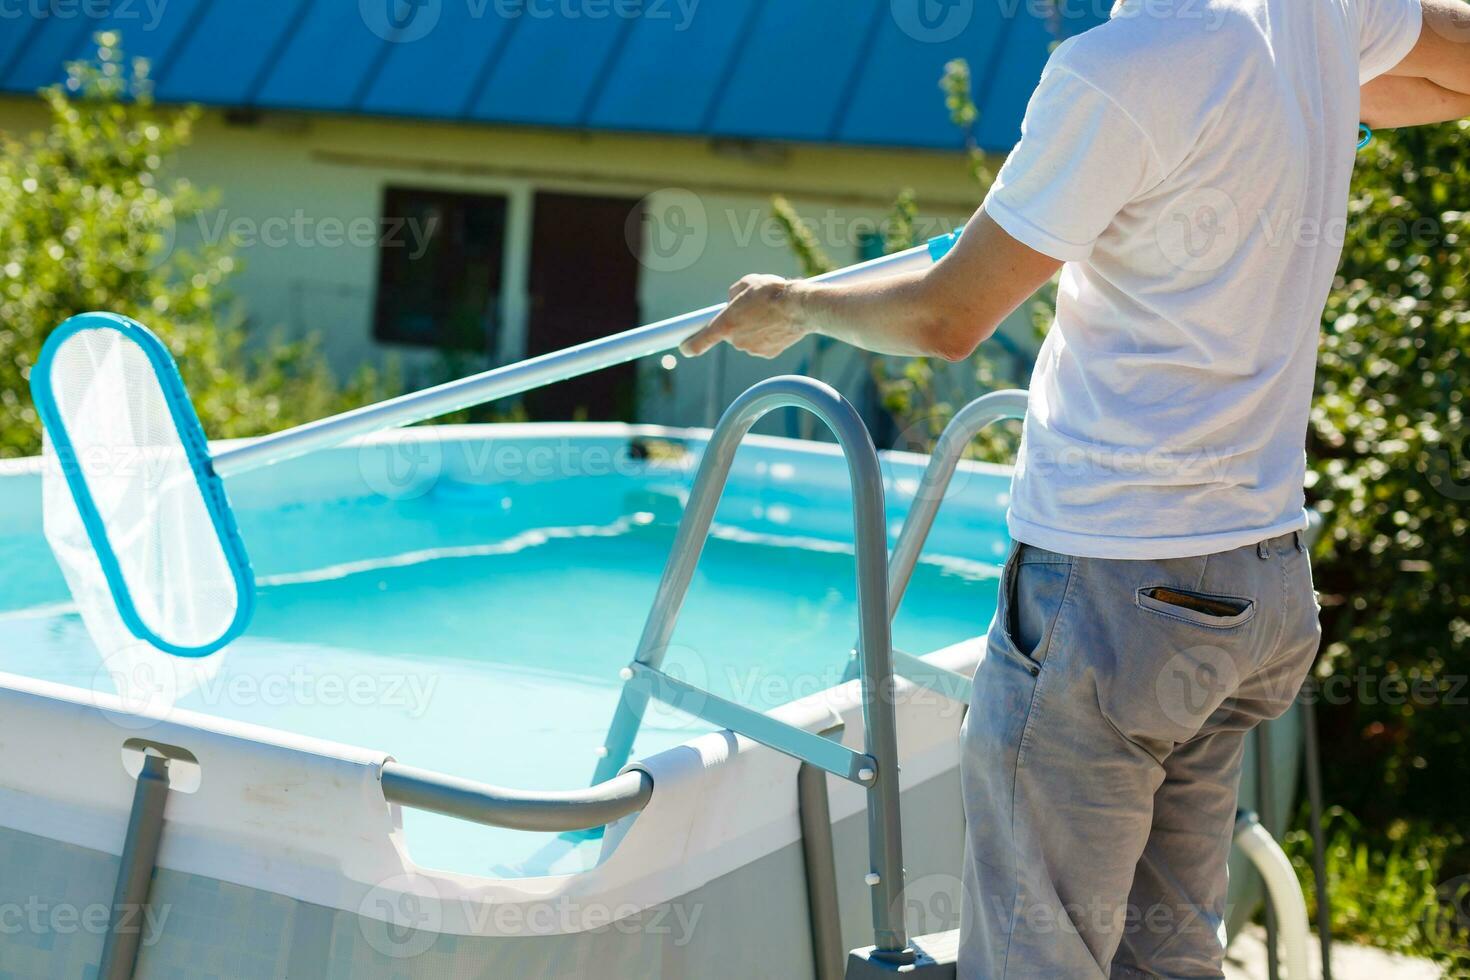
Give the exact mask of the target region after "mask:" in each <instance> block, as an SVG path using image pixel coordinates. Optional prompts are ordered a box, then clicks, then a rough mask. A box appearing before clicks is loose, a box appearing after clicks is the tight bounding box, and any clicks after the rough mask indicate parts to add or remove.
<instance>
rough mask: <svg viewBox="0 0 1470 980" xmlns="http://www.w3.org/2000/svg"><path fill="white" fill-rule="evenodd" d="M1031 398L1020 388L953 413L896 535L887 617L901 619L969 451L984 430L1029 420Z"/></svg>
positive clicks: (984, 397)
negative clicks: (900, 609) (912, 583)
mask: <svg viewBox="0 0 1470 980" xmlns="http://www.w3.org/2000/svg"><path fill="white" fill-rule="evenodd" d="M1026 400H1027V394H1026V392H1024V391H1022V390H1021V389H1019V388H1008V389H1005V390H1004V391H992V392H990V393H989V394H985V395H981V396H980V397H979V398H976V399H975V400H974V401H972V402H970V403H969V404H968V405H966V406H965V407H964V408H962V409H960V410H959V411H958V412H956V413H955V416H954V418H952V419H950V420H949V424H948V425H946V426H945V427H944V431H943V432H941V433H940V434H939V439H938V440H937V441H936V442H935V443H934V451H933V452H931V453H930V454H929V464H928V465H927V466H925V467H924V475H923V476H922V477H920V478H919V489H918V490H917V491H916V492H915V494H914V502H913V503H912V504H910V505H909V511H908V514H907V515H906V516H905V517H904V520H903V529H902V530H900V531H899V532H898V541H897V543H896V544H894V546H893V557H892V558H891V559H890V560H889V563H888V615H889V616H890V617H892V616H897V615H898V607H899V606H900V605H901V604H902V603H903V597H904V594H905V593H906V592H907V591H908V587H909V580H910V579H912V578H913V577H914V568H915V566H917V565H918V563H919V556H920V554H922V553H923V551H924V543H925V542H926V541H927V540H928V539H929V532H930V530H932V529H933V527H934V519H935V517H936V516H938V514H939V507H940V505H941V504H943V503H944V498H945V495H946V494H947V493H948V492H949V483H950V481H951V480H953V479H954V473H955V470H956V469H957V468H958V467H959V464H960V460H961V459H963V458H964V455H965V450H966V449H967V448H968V447H969V445H970V443H971V442H973V441H974V440H975V437H976V436H978V435H979V434H980V432H981V430H983V429H984V428H986V427H987V426H989V425H992V424H994V423H996V422H1000V421H1004V420H1006V419H1024V418H1025V417H1026Z"/></svg>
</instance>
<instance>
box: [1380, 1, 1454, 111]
mask: <svg viewBox="0 0 1470 980" xmlns="http://www.w3.org/2000/svg"><path fill="white" fill-rule="evenodd" d="M1423 2H1424V26H1423V28H1422V29H1421V30H1420V32H1419V40H1418V42H1417V43H1416V44H1415V45H1414V47H1413V48H1412V49H1410V51H1409V53H1408V55H1406V56H1405V57H1404V60H1403V61H1401V62H1399V63H1398V65H1397V66H1395V67H1394V68H1392V69H1390V70H1389V72H1388V74H1386V75H1382V76H1380V77H1378V78H1375V79H1374V80H1373V81H1371V82H1369V83H1368V84H1367V85H1364V86H1363V109H1362V116H1361V118H1362V120H1363V122H1365V123H1367V124H1368V125H1369V126H1374V127H1382V128H1386V129H1391V128H1394V127H1397V126H1419V125H1423V124H1426V123H1437V122H1448V121H1450V120H1452V119H1462V118H1464V117H1465V116H1470V4H1466V3H1464V2H1463V0H1423Z"/></svg>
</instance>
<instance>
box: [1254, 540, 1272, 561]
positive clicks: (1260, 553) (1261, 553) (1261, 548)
mask: <svg viewBox="0 0 1470 980" xmlns="http://www.w3.org/2000/svg"><path fill="white" fill-rule="evenodd" d="M1268 554H1269V553H1268V552H1267V551H1266V542H1264V541H1257V542H1256V557H1257V558H1260V559H1262V560H1263V561H1264V560H1265V559H1266V558H1267V557H1268Z"/></svg>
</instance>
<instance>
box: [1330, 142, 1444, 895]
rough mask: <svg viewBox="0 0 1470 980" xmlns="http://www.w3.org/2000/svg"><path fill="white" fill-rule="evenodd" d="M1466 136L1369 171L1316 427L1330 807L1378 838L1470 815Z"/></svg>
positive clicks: (1337, 302)
mask: <svg viewBox="0 0 1470 980" xmlns="http://www.w3.org/2000/svg"><path fill="white" fill-rule="evenodd" d="M1467 137H1470V122H1460V123H1455V124H1448V125H1444V126H1438V127H1428V128H1417V129H1406V130H1402V131H1399V132H1393V133H1384V134H1381V135H1380V136H1379V138H1378V139H1377V140H1376V141H1375V142H1374V144H1373V145H1372V146H1370V147H1369V148H1368V149H1367V150H1366V151H1364V152H1363V153H1362V154H1361V155H1360V157H1359V161H1358V168H1357V173H1356V176H1355V179H1354V183H1353V191H1352V203H1351V218H1350V224H1349V232H1348V235H1347V240H1346V246H1345V248H1344V251H1343V258H1342V264H1341V267H1340V271H1339V277H1338V282H1337V284H1336V288H1334V290H1333V292H1332V298H1331V300H1330V302H1329V304H1328V307H1327V312H1326V317H1325V327H1324V332H1323V339H1322V354H1321V362H1320V367H1319V370H1318V381H1317V398H1316V402H1315V406H1314V409H1313V413H1312V426H1311V433H1310V440H1309V446H1308V450H1309V458H1310V460H1311V469H1312V473H1311V478H1310V482H1311V488H1310V493H1311V496H1312V498H1313V499H1314V501H1315V502H1316V504H1317V506H1318V507H1320V508H1321V509H1323V510H1324V511H1325V512H1326V514H1327V533H1326V535H1325V536H1324V541H1323V542H1322V544H1321V546H1320V547H1319V549H1318V554H1317V555H1316V558H1317V585H1318V589H1319V591H1320V592H1321V593H1322V597H1323V605H1324V607H1325V609H1324V613H1323V628H1324V646H1323V655H1322V658H1321V661H1320V664H1319V671H1318V676H1319V678H1320V679H1322V680H1323V682H1324V689H1323V701H1322V709H1321V715H1322V718H1323V724H1324V726H1325V727H1326V733H1325V735H1324V738H1323V744H1324V745H1327V746H1329V747H1330V751H1331V753H1332V758H1331V760H1330V764H1329V765H1328V766H1327V769H1326V772H1327V779H1328V788H1329V795H1330V798H1332V799H1335V800H1337V801H1339V802H1342V803H1343V804H1344V805H1346V806H1347V807H1348V808H1349V809H1350V810H1352V811H1353V812H1355V813H1358V814H1359V815H1360V816H1362V817H1363V819H1364V820H1365V822H1366V823H1367V824H1369V825H1370V826H1375V827H1386V826H1388V825H1389V824H1390V823H1391V822H1392V821H1393V820H1395V819H1397V818H1398V817H1400V816H1402V815H1405V814H1412V815H1413V816H1415V817H1417V818H1422V819H1425V820H1429V821H1431V822H1433V823H1434V824H1435V825H1437V826H1439V827H1443V828H1452V827H1454V826H1456V825H1457V824H1462V821H1463V818H1464V811H1465V792H1464V780H1465V774H1466V773H1467V772H1470V739H1467V729H1470V710H1467V705H1470V685H1467V682H1466V678H1467V675H1470V535H1467V533H1466V532H1467V530H1470V431H1467V429H1466V419H1465V408H1466V405H1465V399H1466V393H1467V392H1470V361H1467V358H1466V354H1465V352H1466V349H1467V347H1470V260H1467V255H1466V252H1465V246H1466V245H1467V243H1470V236H1467V233H1470V216H1467V215H1466V213H1465V212H1464V211H1463V210H1461V209H1462V208H1465V207H1466V206H1467V203H1470V157H1467V149H1470V138H1467ZM1327 678H1334V680H1333V681H1328V680H1327ZM1334 684H1335V685H1336V692H1335V696H1334ZM1450 860H1451V863H1452V865H1453V866H1457V868H1458V870H1459V871H1465V870H1470V869H1467V868H1466V867H1464V862H1465V859H1464V856H1463V855H1461V856H1459V857H1452V858H1451V859H1450Z"/></svg>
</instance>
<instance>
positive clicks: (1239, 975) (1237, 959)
mask: <svg viewBox="0 0 1470 980" xmlns="http://www.w3.org/2000/svg"><path fill="white" fill-rule="evenodd" d="M1265 938H1266V932H1265V930H1264V929H1262V928H1261V927H1260V926H1251V927H1250V928H1249V929H1248V930H1246V931H1245V932H1243V933H1241V934H1240V935H1239V936H1237V937H1236V938H1235V940H1234V941H1233V942H1232V943H1231V944H1230V956H1229V960H1228V961H1227V962H1226V964H1225V977H1226V980H1266V944H1265ZM1320 950H1321V947H1320V946H1318V945H1317V937H1316V936H1315V935H1313V937H1312V948H1311V951H1310V960H1311V962H1310V964H1309V966H1308V969H1309V970H1310V971H1311V972H1310V975H1311V977H1312V978H1313V980H1315V978H1317V977H1320V976H1322V956H1321V953H1320ZM1440 976H1441V973H1440V970H1439V969H1438V968H1437V967H1436V966H1435V965H1434V964H1433V963H1431V962H1429V961H1428V960H1416V959H1411V958H1409V957H1407V956H1399V955H1398V954H1396V953H1385V952H1383V951H1382V950H1377V949H1369V948H1368V947H1366V946H1354V945H1351V944H1349V943H1334V944H1333V945H1332V977H1333V980H1440ZM1284 980H1292V978H1284Z"/></svg>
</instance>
